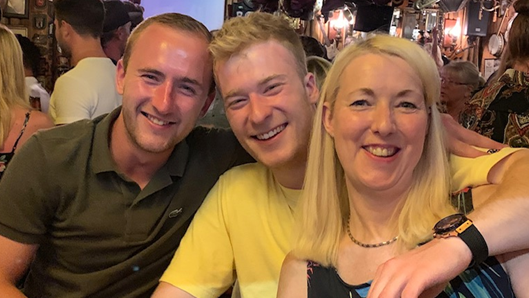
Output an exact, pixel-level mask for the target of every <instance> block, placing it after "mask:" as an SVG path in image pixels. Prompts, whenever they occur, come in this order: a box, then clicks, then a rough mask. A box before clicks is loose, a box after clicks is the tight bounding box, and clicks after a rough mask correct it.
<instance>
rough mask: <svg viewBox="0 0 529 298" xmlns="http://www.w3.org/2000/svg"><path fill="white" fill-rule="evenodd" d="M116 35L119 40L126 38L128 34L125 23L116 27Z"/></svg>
mask: <svg viewBox="0 0 529 298" xmlns="http://www.w3.org/2000/svg"><path fill="white" fill-rule="evenodd" d="M116 35H117V37H118V39H119V40H127V38H128V37H129V35H128V34H127V28H125V25H123V26H121V27H119V28H118V30H117V31H116Z"/></svg>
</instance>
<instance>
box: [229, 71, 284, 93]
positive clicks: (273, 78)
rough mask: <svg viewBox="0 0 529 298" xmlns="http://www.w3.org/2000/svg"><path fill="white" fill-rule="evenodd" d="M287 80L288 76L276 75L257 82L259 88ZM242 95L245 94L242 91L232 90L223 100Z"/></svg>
mask: <svg viewBox="0 0 529 298" xmlns="http://www.w3.org/2000/svg"><path fill="white" fill-rule="evenodd" d="M285 78H286V75H282V74H274V75H271V76H268V77H266V78H264V79H262V80H260V81H258V82H257V86H259V87H262V86H264V85H266V84H268V83H269V82H270V81H273V80H275V79H285ZM241 93H243V92H242V90H241V89H235V90H231V91H230V92H228V93H227V94H226V95H225V96H223V98H230V97H231V96H237V95H239V94H241Z"/></svg>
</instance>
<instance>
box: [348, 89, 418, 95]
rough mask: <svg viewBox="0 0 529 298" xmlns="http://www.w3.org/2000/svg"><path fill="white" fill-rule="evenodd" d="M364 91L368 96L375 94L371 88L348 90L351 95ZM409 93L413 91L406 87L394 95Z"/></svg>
mask: <svg viewBox="0 0 529 298" xmlns="http://www.w3.org/2000/svg"><path fill="white" fill-rule="evenodd" d="M359 92H360V93H365V94H367V95H369V96H375V92H374V91H373V89H369V88H360V89H357V90H353V91H351V92H349V94H348V95H349V96H351V95H352V94H354V93H359ZM410 93H415V91H414V90H411V89H406V90H402V91H400V92H399V93H397V96H396V97H402V96H406V95H408V94H410Z"/></svg>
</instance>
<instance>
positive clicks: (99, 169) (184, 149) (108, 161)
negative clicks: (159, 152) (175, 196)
mask: <svg viewBox="0 0 529 298" xmlns="http://www.w3.org/2000/svg"><path fill="white" fill-rule="evenodd" d="M120 112H121V107H119V108H117V109H115V110H114V111H112V112H110V113H109V114H108V115H107V116H105V117H103V118H102V119H101V120H100V121H99V122H97V120H95V121H96V123H95V125H96V127H95V132H94V141H93V147H92V157H93V158H92V165H93V169H94V172H95V173H96V174H97V173H103V172H116V173H119V171H118V169H117V167H116V163H115V162H114V159H113V158H112V154H111V153H110V143H109V141H110V130H111V128H112V125H113V124H114V122H115V121H116V119H117V118H118V116H119V113H120ZM188 156H189V146H188V144H187V142H186V140H185V139H184V140H183V141H181V142H180V143H178V144H177V145H176V147H175V148H174V150H173V152H172V153H171V156H169V159H168V160H167V163H166V164H165V167H162V169H160V170H162V171H163V169H164V168H165V169H166V171H167V173H168V174H169V175H171V176H178V177H182V176H183V175H184V171H185V167H186V164H187V159H188Z"/></svg>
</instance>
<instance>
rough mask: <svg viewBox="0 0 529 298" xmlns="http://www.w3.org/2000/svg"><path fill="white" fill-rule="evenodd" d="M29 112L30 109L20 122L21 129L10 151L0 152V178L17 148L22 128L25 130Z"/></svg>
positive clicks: (22, 132)
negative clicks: (22, 121) (21, 122)
mask: <svg viewBox="0 0 529 298" xmlns="http://www.w3.org/2000/svg"><path fill="white" fill-rule="evenodd" d="M29 114H31V111H28V112H27V113H26V119H24V124H22V129H21V130H20V134H19V135H18V138H17V140H16V141H15V145H13V149H11V152H7V153H0V179H2V176H3V175H4V172H5V170H6V168H7V164H8V163H9V162H10V161H11V159H13V156H14V155H15V150H16V149H17V145H18V141H20V138H21V137H22V135H23V134H24V130H26V125H27V124H28V121H29Z"/></svg>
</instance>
